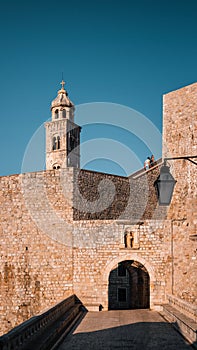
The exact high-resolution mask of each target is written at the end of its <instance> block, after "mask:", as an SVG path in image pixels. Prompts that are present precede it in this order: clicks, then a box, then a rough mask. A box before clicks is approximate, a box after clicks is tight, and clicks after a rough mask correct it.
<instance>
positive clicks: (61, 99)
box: [51, 80, 74, 110]
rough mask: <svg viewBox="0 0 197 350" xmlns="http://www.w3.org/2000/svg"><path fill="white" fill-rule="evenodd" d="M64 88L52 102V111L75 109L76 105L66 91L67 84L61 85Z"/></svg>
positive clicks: (62, 83)
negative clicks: (56, 109) (67, 108)
mask: <svg viewBox="0 0 197 350" xmlns="http://www.w3.org/2000/svg"><path fill="white" fill-rule="evenodd" d="M60 84H61V85H62V88H61V89H60V90H59V91H58V95H57V97H56V98H55V99H54V100H53V101H52V102H51V110H52V109H53V108H55V107H73V106H74V104H73V103H72V102H71V100H70V99H69V97H68V93H67V91H66V90H65V89H64V85H65V82H64V81H63V80H62V82H61V83H60Z"/></svg>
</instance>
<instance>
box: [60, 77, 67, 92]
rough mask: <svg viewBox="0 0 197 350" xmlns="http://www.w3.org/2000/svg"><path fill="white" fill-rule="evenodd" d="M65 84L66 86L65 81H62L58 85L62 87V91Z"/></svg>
mask: <svg viewBox="0 0 197 350" xmlns="http://www.w3.org/2000/svg"><path fill="white" fill-rule="evenodd" d="M65 84H66V83H65V81H64V80H63V79H62V81H61V83H60V85H62V89H63V90H64V85H65Z"/></svg>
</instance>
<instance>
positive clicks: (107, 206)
mask: <svg viewBox="0 0 197 350" xmlns="http://www.w3.org/2000/svg"><path fill="white" fill-rule="evenodd" d="M159 170H160V164H159V165H158V166H155V167H154V168H152V169H151V170H149V171H146V172H145V171H144V170H142V171H141V172H140V173H138V174H137V175H135V174H133V175H132V176H130V177H128V178H127V177H122V176H116V175H112V174H104V173H99V172H94V171H88V170H83V169H81V170H78V169H75V170H74V176H75V180H74V192H73V196H74V197H73V198H74V202H73V207H74V208H73V209H74V211H73V219H74V220H112V219H113V220H114V219H129V220H136V221H139V220H141V219H143V220H146V219H152V218H153V217H154V218H159V219H162V218H164V217H165V213H166V212H165V210H164V209H163V208H159V206H158V201H157V196H156V191H155V187H154V182H155V180H156V179H157V177H158V175H159Z"/></svg>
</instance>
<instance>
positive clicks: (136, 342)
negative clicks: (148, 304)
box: [59, 311, 197, 350]
mask: <svg viewBox="0 0 197 350" xmlns="http://www.w3.org/2000/svg"><path fill="white" fill-rule="evenodd" d="M112 312H113V311H112ZM110 313H111V312H109V317H111V316H110ZM94 321H95V320H92V323H91V329H92V330H93V328H95V329H99V326H98V325H97V324H95V323H94ZM104 326H105V322H103V325H102V327H104ZM102 327H100V328H102ZM86 328H87V327H86ZM75 332H76V331H75ZM193 346H197V343H195V344H189V343H188V342H187V341H186V340H185V339H184V338H183V337H182V336H181V335H180V334H179V333H178V332H177V331H176V330H175V329H174V328H173V327H172V325H171V324H170V323H166V322H136V323H134V324H128V325H124V326H119V327H113V328H108V329H100V330H96V331H88V329H87V332H81V333H74V334H70V335H69V336H68V337H67V338H66V339H65V340H64V343H63V344H62V345H61V346H60V348H59V350H64V349H66V350H73V349H77V350H80V349H81V350H84V349H87V350H92V349H94V350H100V349H124V350H131V349H133V350H138V349H143V350H146V349H147V350H160V349H166V350H177V349H179V350H189V349H191V350H192V349H193V348H194V347H193ZM195 348H196V347H195Z"/></svg>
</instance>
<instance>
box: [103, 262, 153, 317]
mask: <svg viewBox="0 0 197 350" xmlns="http://www.w3.org/2000/svg"><path fill="white" fill-rule="evenodd" d="M149 307H150V278H149V274H148V271H147V270H146V268H145V266H144V265H142V264H141V263H139V262H138V261H134V260H124V261H121V262H120V263H118V265H117V266H116V267H115V268H114V269H113V270H111V272H110V274H109V281H108V308H109V310H121V309H146V308H149Z"/></svg>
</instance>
